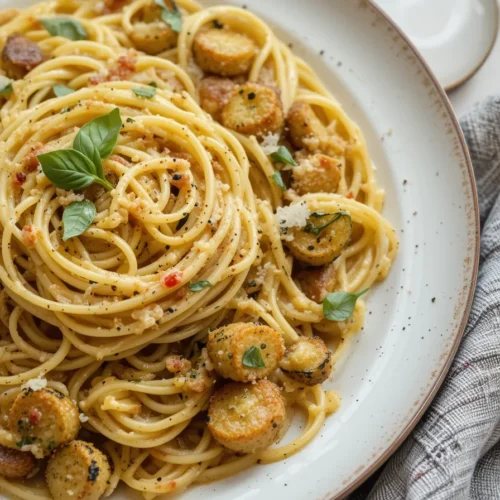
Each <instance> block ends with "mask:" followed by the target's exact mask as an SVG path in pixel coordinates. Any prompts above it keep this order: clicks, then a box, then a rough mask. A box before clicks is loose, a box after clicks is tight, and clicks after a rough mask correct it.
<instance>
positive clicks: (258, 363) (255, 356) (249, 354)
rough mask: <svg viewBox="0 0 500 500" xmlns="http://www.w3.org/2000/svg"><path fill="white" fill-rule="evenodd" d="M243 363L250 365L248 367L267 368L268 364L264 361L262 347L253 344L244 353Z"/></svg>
mask: <svg viewBox="0 0 500 500" xmlns="http://www.w3.org/2000/svg"><path fill="white" fill-rule="evenodd" d="M242 363H243V365H244V366H248V368H265V367H266V364H265V363H264V359H263V358H262V353H261V352H260V349H259V348H258V347H257V346H255V345H252V346H250V347H249V348H248V349H247V350H246V351H245V354H243V359H242Z"/></svg>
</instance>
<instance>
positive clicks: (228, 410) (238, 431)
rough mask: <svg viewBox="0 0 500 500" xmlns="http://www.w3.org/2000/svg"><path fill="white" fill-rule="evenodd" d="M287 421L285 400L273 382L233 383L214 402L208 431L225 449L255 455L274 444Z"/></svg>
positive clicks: (209, 414) (222, 389)
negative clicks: (259, 450) (256, 451)
mask: <svg viewBox="0 0 500 500" xmlns="http://www.w3.org/2000/svg"><path fill="white" fill-rule="evenodd" d="M285 418H286V408H285V400H284V398H283V396H282V395H281V392H280V389H279V387H278V386H277V385H276V384H274V383H273V382H270V381H269V380H259V381H258V382H256V383H254V384H241V383H230V384H227V385H225V386H224V387H222V388H221V389H219V390H218V391H217V392H216V393H215V394H214V395H213V396H212V399H211V400H210V406H209V408H208V419H209V423H208V428H209V430H210V432H211V433H212V436H213V437H214V438H215V439H216V440H217V441H218V442H219V443H220V444H222V445H223V446H225V447H226V448H229V449H230V450H233V451H237V452H240V453H253V452H254V451H255V450H258V449H261V448H266V447H268V446H270V445H271V444H273V443H274V442H275V441H276V439H277V437H278V435H279V432H280V430H281V428H282V427H283V424H284V422H285Z"/></svg>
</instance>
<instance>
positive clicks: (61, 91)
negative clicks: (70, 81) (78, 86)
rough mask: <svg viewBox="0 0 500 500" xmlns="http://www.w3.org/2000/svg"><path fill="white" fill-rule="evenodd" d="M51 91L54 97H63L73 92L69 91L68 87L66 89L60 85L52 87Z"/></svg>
mask: <svg viewBox="0 0 500 500" xmlns="http://www.w3.org/2000/svg"><path fill="white" fill-rule="evenodd" d="M52 91H53V92H54V95H55V96H56V97H64V96H65V95H69V94H72V93H73V92H74V90H73V89H70V88H69V87H66V85H62V84H60V83H56V84H55V85H53V86H52Z"/></svg>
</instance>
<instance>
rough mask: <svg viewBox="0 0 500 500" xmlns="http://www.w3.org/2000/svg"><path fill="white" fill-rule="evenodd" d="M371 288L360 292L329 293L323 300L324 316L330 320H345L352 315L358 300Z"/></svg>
mask: <svg viewBox="0 0 500 500" xmlns="http://www.w3.org/2000/svg"><path fill="white" fill-rule="evenodd" d="M368 290H369V288H366V289H365V290H363V291H361V292H359V293H348V292H334V293H329V294H328V295H327V296H326V297H325V299H324V300H323V316H324V317H325V318H326V319H328V320H330V321H345V320H347V319H349V318H350V317H351V316H352V313H353V312H354V308H355V307H356V301H357V300H358V299H359V297H361V295H364V294H365V293H366V292H367V291H368Z"/></svg>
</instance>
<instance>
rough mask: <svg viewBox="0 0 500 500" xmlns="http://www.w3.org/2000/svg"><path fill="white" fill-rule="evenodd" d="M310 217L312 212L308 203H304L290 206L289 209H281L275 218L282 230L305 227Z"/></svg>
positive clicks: (277, 211)
mask: <svg viewBox="0 0 500 500" xmlns="http://www.w3.org/2000/svg"><path fill="white" fill-rule="evenodd" d="M310 215H311V211H310V210H309V207H308V206H307V203H305V202H302V203H296V204H294V205H289V206H288V207H279V208H278V209H277V210H276V215H275V216H274V217H275V218H276V222H277V223H278V224H279V226H280V228H287V227H304V226H305V225H306V224H307V219H308V218H309V216H310Z"/></svg>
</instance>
